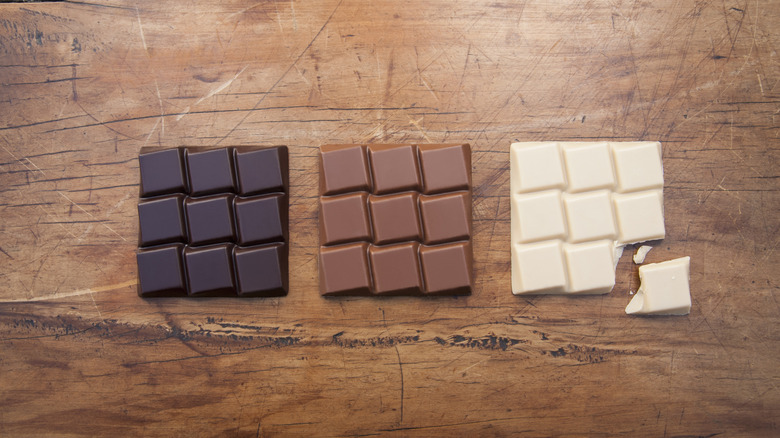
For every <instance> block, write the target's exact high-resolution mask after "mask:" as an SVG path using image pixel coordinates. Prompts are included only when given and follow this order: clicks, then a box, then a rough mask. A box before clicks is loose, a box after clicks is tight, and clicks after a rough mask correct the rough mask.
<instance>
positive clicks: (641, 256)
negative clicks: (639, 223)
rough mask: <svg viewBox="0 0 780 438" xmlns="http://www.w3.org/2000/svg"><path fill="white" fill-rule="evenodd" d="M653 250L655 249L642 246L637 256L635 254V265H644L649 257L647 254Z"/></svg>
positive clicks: (637, 251)
mask: <svg viewBox="0 0 780 438" xmlns="http://www.w3.org/2000/svg"><path fill="white" fill-rule="evenodd" d="M651 249H653V247H652V246H648V245H642V246H640V247H639V248H637V250H636V254H634V264H635V265H641V264H642V263H644V262H645V257H647V253H649V252H650V250H651Z"/></svg>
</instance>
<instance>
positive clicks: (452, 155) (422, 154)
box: [319, 144, 473, 295]
mask: <svg viewBox="0 0 780 438" xmlns="http://www.w3.org/2000/svg"><path fill="white" fill-rule="evenodd" d="M319 220H320V245H321V246H320V257H319V271H320V293H321V294H322V295H431V294H442V295H456V294H468V293H470V292H471V290H472V286H473V277H472V248H471V234H472V230H471V149H470V147H469V145H468V144H441V145H414V144H392V145H360V144H348V145H327V146H322V147H321V148H320V217H319Z"/></svg>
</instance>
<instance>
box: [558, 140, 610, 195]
mask: <svg viewBox="0 0 780 438" xmlns="http://www.w3.org/2000/svg"><path fill="white" fill-rule="evenodd" d="M611 155H612V151H611V149H610V147H609V145H608V144H607V143H563V158H564V162H565V163H566V175H567V180H568V182H569V188H568V191H569V193H577V192H584V191H586V190H598V189H612V188H613V187H614V186H615V175H614V171H613V170H612V158H611Z"/></svg>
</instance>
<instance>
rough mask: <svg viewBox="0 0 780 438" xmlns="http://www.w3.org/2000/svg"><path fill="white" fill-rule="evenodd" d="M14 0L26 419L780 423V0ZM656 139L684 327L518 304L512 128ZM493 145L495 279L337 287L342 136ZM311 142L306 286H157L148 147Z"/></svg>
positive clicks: (64, 430) (301, 205) (3, 350)
mask: <svg viewBox="0 0 780 438" xmlns="http://www.w3.org/2000/svg"><path fill="white" fill-rule="evenodd" d="M563 3H564V2H553V1H548V2H543V1H532V0H529V1H525V2H523V1H518V2H514V1H506V2H492V1H458V2H447V1H438V0H437V1H431V2H411V1H402V2H365V1H359V0H328V1H322V2H298V1H292V2H288V1H278V2H273V1H269V2H259V3H256V2H252V1H239V0H231V1H227V2H206V1H204V2H201V1H191V2H177V1H167V0H158V1H141V2H137V3H136V2H132V1H130V0H127V1H122V0H111V1H107V2H104V3H102V4H101V5H95V4H89V3H82V2H74V3H34V4H2V5H0V64H1V65H0V83H1V84H2V88H1V90H2V91H0V119H1V120H0V148H1V150H0V435H4V436H16V435H59V434H62V435H109V434H111V435H115V434H116V433H117V432H120V433H122V434H124V435H127V434H129V435H140V434H144V435H149V436H170V435H174V436H177V435H178V436H192V435H195V436H208V435H236V436H256V435H262V436H265V435H326V436H340V435H361V436H362V435H420V436H451V435H462V436H472V435H484V436H493V435H515V434H525V435H529V436H540V435H541V436H546V435H607V434H609V435H626V436H661V435H669V436H674V435H705V436H711V435H717V434H723V435H724V436H735V435H752V436H762V435H763V436H777V434H778V419H780V413H779V412H778V410H780V390H778V385H780V374H779V371H778V370H780V366H778V365H780V363H779V362H780V322H779V320H778V312H779V311H780V306H778V301H777V298H776V293H777V292H778V285H779V284H780V274H778V272H780V263H779V262H780V260H779V259H778V253H779V252H778V251H777V245H778V240H779V237H780V235H779V234H778V228H780V219H779V216H780V215H778V210H780V192H779V191H778V189H780V183H778V148H780V142H779V141H778V134H780V124H779V123H778V122H779V121H780V64H778V53H777V47H778V46H779V45H780V33H779V32H778V30H777V29H778V26H777V25H778V23H780V3H778V2H770V1H738V0H723V1H712V2H711V1H696V2H694V1H671V0H661V1H657V2H628V1H620V0H618V1H613V2H589V1H588V2H585V1H575V2H569V4H563ZM556 139H557V140H577V139H588V140H591V139H605V140H636V139H641V140H660V141H662V142H663V145H664V152H663V155H664V166H665V172H666V187H665V208H666V226H667V238H666V239H665V240H664V241H663V242H662V243H660V244H659V245H657V246H656V248H655V249H654V250H653V251H651V252H650V254H649V255H648V261H649V262H657V261H662V260H666V259H670V258H673V257H678V256H683V255H690V256H691V257H692V266H691V268H692V274H691V282H692V296H693V308H692V310H691V313H690V315H688V316H684V317H660V318H637V317H628V316H626V315H625V314H624V311H623V309H624V307H625V306H626V304H627V303H628V301H629V300H630V297H631V296H630V294H629V290H636V288H637V287H638V278H637V274H636V272H637V267H636V266H634V265H633V264H632V263H631V261H630V260H629V259H630V253H631V251H626V254H624V256H623V258H622V259H621V261H620V264H619V266H618V268H617V285H616V287H615V289H614V291H613V292H612V293H610V294H608V295H604V296H595V297H577V298H570V297H555V296H541V297H515V296H513V295H512V294H511V293H510V262H509V259H510V257H509V228H510V224H509V216H510V215H509V199H508V197H507V193H508V190H509V189H508V188H509V172H508V168H509V161H508V160H509V156H508V149H509V144H510V143H511V142H512V141H514V140H556ZM461 141H463V142H469V143H470V144H471V145H472V149H473V179H474V193H475V197H474V251H475V264H474V269H475V281H476V288H475V290H474V293H473V294H472V295H471V296H468V297H457V298H455V297H443V298H435V299H417V298H408V297H407V298H403V297H402V298H392V299H390V298H388V299H371V298H344V299H323V298H321V297H320V296H319V295H318V292H317V262H316V251H317V246H316V245H317V226H316V225H317V210H316V202H315V200H314V197H315V196H316V186H317V181H318V176H317V170H316V169H317V158H316V154H317V146H318V145H320V144H324V143H333V142H461ZM183 144H186V145H206V146H211V145H224V146H227V145H243V144H260V145H272V144H286V145H289V147H290V154H291V199H290V201H291V206H290V208H291V212H290V213H291V214H290V218H291V219H290V227H291V228H290V229H291V241H292V248H291V252H290V265H291V267H292V271H291V278H290V293H289V296H287V297H284V298H274V299H256V300H237V299H200V300H187V299H156V300H141V299H139V298H138V297H137V296H136V293H135V288H136V265H135V256H134V249H135V246H136V238H137V232H138V228H137V223H136V221H137V216H136V199H137V193H138V164H137V159H136V157H137V154H138V150H139V149H140V148H141V147H142V146H145V145H146V146H178V145H183Z"/></svg>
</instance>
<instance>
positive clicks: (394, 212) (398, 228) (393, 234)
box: [368, 192, 422, 245]
mask: <svg viewBox="0 0 780 438" xmlns="http://www.w3.org/2000/svg"><path fill="white" fill-rule="evenodd" d="M418 196H419V195H418V194H417V193H416V192H407V193H401V194H397V195H387V196H374V195H371V197H370V198H369V201H368V205H369V207H370V210H371V225H372V226H373V230H374V243H375V244H376V245H386V244H388V243H394V242H403V241H409V240H417V241H420V240H422V239H421V237H422V232H421V230H420V215H419V211H418V208H417V198H418Z"/></svg>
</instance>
